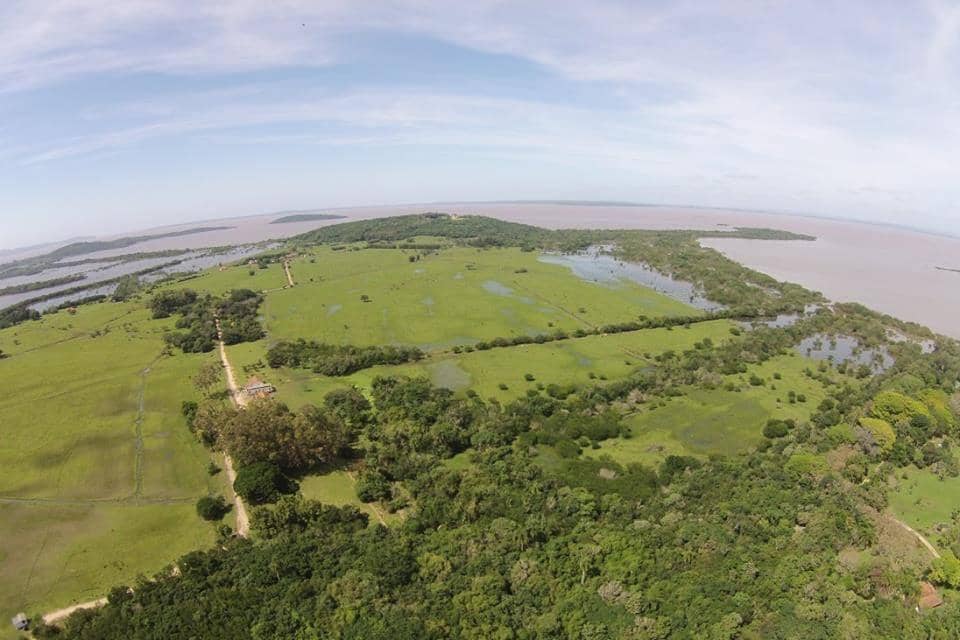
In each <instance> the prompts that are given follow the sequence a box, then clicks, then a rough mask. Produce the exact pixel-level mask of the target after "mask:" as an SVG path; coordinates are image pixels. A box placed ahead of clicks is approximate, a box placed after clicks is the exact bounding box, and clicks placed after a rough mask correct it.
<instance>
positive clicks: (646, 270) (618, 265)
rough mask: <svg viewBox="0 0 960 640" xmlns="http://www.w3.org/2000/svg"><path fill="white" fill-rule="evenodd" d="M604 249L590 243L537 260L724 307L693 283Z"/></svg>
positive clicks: (585, 276)
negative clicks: (618, 257) (573, 251)
mask: <svg viewBox="0 0 960 640" xmlns="http://www.w3.org/2000/svg"><path fill="white" fill-rule="evenodd" d="M607 249H608V247H591V248H589V249H587V250H586V251H581V252H579V253H563V254H558V253H544V254H542V255H541V256H540V257H539V258H538V260H539V261H540V262H546V263H548V264H559V265H563V266H565V267H569V268H570V270H571V271H573V273H574V274H575V275H576V276H577V277H579V278H581V279H583V280H589V281H591V282H598V283H601V284H603V283H606V284H614V283H617V282H620V281H622V280H629V281H631V282H635V283H637V284H639V285H643V286H644V287H647V288H648V289H653V290H654V291H656V292H658V293H662V294H664V295H665V296H668V297H670V298H673V299H674V300H679V301H680V302H684V303H686V304H689V305H691V306H693V307H696V308H697V309H701V310H703V311H719V310H721V309H723V308H724V307H723V305H722V304H719V303H717V302H712V301H710V300H708V299H706V298H705V297H703V295H701V294H700V292H698V291H697V289H696V287H694V286H693V284H691V283H689V282H684V281H683V280H675V279H674V278H671V277H670V276H668V275H665V274H663V273H660V272H659V271H656V270H655V269H651V268H650V267H648V266H646V265H643V264H637V263H633V262H623V261H621V260H618V259H616V258H614V257H613V256H611V255H609V254H606V253H603V251H605V250H607Z"/></svg>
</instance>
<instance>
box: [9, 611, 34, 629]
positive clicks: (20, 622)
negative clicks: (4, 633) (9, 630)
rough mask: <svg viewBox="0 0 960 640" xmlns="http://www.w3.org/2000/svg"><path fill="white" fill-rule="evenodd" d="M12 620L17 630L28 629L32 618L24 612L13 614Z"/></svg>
mask: <svg viewBox="0 0 960 640" xmlns="http://www.w3.org/2000/svg"><path fill="white" fill-rule="evenodd" d="M10 622H11V624H13V628H14V629H16V630H17V631H26V630H27V627H29V626H30V620H28V619H27V616H25V615H24V614H22V613H18V614H17V615H15V616H13V618H11V619H10Z"/></svg>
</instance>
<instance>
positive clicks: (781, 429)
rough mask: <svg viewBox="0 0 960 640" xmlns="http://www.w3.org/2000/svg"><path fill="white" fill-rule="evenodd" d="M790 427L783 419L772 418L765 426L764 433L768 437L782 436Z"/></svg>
mask: <svg viewBox="0 0 960 640" xmlns="http://www.w3.org/2000/svg"><path fill="white" fill-rule="evenodd" d="M788 431H789V429H788V428H787V424H786V423H785V422H784V421H783V420H770V421H768V422H767V425H766V426H765V427H764V428H763V435H764V436H765V437H767V438H782V437H783V436H785V435H787V432H788Z"/></svg>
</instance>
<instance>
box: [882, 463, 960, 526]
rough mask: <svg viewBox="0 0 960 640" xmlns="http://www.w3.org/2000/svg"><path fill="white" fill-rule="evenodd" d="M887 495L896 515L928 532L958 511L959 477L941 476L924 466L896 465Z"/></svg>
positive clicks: (959, 507) (947, 521) (959, 499)
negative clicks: (898, 467)
mask: <svg viewBox="0 0 960 640" xmlns="http://www.w3.org/2000/svg"><path fill="white" fill-rule="evenodd" d="M904 476H906V477H904ZM889 499H890V510H891V511H892V512H893V514H894V515H895V516H896V517H897V518H899V519H900V520H903V521H904V522H906V523H907V524H908V525H910V526H911V527H913V528H915V529H917V530H918V531H920V532H922V533H925V534H927V535H932V534H935V533H936V526H937V525H938V524H947V523H949V522H951V521H952V520H953V514H954V513H956V512H958V511H960V477H958V478H950V477H946V478H944V479H943V480H941V479H940V478H938V477H937V476H936V475H934V474H933V473H931V472H930V471H928V470H923V469H917V468H916V467H910V468H909V469H898V470H897V472H896V480H895V484H894V487H893V489H892V490H891V491H890V494H889Z"/></svg>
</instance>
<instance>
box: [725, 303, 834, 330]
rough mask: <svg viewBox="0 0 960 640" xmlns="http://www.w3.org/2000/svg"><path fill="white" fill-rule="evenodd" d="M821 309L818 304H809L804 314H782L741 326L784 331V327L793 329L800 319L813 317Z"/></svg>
mask: <svg viewBox="0 0 960 640" xmlns="http://www.w3.org/2000/svg"><path fill="white" fill-rule="evenodd" d="M819 308H820V305H818V304H808V305H807V306H806V307H804V309H803V313H781V314H780V315H778V316H776V317H775V318H757V319H754V320H750V321H744V322H741V323H740V325H741V326H742V327H744V328H746V329H752V328H754V327H759V326H763V327H770V328H771V329H783V328H784V327H792V326H793V325H795V324H796V323H797V321H798V320H800V318H806V317H809V316H812V315H813V314H815V313H816V312H817V310H818V309H819Z"/></svg>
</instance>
